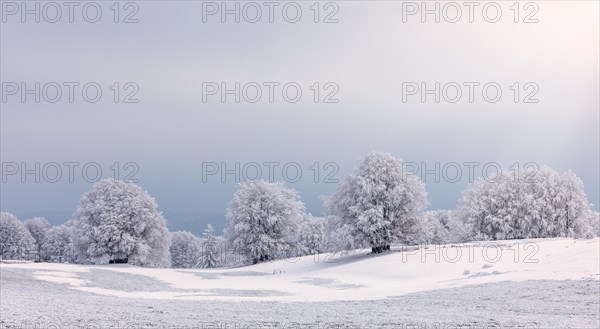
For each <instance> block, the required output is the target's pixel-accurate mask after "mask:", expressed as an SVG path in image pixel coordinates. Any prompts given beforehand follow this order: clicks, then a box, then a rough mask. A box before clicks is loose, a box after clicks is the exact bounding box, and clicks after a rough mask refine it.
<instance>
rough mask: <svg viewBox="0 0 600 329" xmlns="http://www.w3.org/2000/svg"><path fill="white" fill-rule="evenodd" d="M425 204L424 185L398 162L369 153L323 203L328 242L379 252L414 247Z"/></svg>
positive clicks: (385, 154) (339, 247) (387, 155)
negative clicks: (395, 245) (407, 245)
mask: <svg viewBox="0 0 600 329" xmlns="http://www.w3.org/2000/svg"><path fill="white" fill-rule="evenodd" d="M426 205H427V193H426V192H425V185H424V184H423V183H422V182H421V181H420V179H419V178H418V177H416V176H414V175H412V174H411V173H409V172H408V170H406V168H405V167H404V164H403V163H402V161H401V160H399V159H396V158H394V157H393V156H392V155H390V154H388V153H379V152H373V153H370V154H368V155H367V156H366V157H365V158H364V159H362V160H361V161H360V162H359V164H358V170H357V173H356V175H349V176H347V177H346V178H345V179H344V181H343V182H342V184H341V185H340V186H339V187H338V189H337V191H336V192H335V193H334V194H333V195H332V196H331V197H329V199H328V200H327V202H326V204H325V206H326V213H327V220H328V221H330V223H329V225H330V227H329V231H330V233H331V234H333V236H332V237H331V238H330V241H331V242H330V243H333V244H336V247H337V248H336V249H353V248H357V247H367V246H369V247H371V249H372V251H373V252H374V253H379V252H382V251H384V250H386V249H389V247H390V244H391V243H393V242H403V243H411V242H414V241H415V240H416V234H417V233H418V228H419V224H418V220H419V215H420V213H421V212H422V211H423V209H424V208H425V207H426Z"/></svg>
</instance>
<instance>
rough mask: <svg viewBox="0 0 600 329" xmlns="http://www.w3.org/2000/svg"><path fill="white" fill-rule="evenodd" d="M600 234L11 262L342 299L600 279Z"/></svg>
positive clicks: (149, 292)
mask: <svg viewBox="0 0 600 329" xmlns="http://www.w3.org/2000/svg"><path fill="white" fill-rule="evenodd" d="M599 259H600V240H599V239H598V238H596V239H592V240H573V239H536V240H512V241H498V242H478V243H469V244H460V245H447V246H429V247H420V248H413V247H405V248H402V247H397V248H395V249H393V250H392V252H388V253H384V254H380V255H370V254H368V251H367V250H362V251H355V252H353V253H351V254H347V255H342V254H321V255H316V256H307V257H301V258H296V259H285V260H277V261H274V262H267V263H261V264H257V265H253V266H246V267H241V268H235V269H211V270H201V269H193V270H181V269H148V268H140V267H133V266H127V265H106V266H83V265H69V264H50V263H27V264H3V265H2V269H3V270H4V269H12V268H19V269H26V270H28V271H29V272H30V273H31V275H32V276H33V277H34V278H35V279H38V280H41V281H48V282H53V283H64V284H67V285H68V287H69V288H70V289H75V290H80V291H85V292H91V293H94V294H100V295H105V296H114V297H125V298H144V299H187V300H233V301H237V300H253V301H335V300H365V299H368V300H372V299H385V298H390V297H392V296H400V295H404V294H408V293H414V292H419V291H427V290H436V289H445V288H456V287H463V286H467V285H478V284H484V283H491V282H500V281H525V280H599V278H600V263H599V262H600V260H599Z"/></svg>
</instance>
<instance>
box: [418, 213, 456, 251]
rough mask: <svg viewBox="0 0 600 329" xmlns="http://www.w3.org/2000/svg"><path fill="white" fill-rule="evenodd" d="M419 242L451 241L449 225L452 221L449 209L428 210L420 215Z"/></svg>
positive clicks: (444, 242)
mask: <svg viewBox="0 0 600 329" xmlns="http://www.w3.org/2000/svg"><path fill="white" fill-rule="evenodd" d="M422 217H423V219H422V221H421V232H420V233H421V235H420V239H419V240H420V242H421V243H425V244H447V243H450V242H451V239H450V236H451V233H450V226H451V222H452V221H454V219H453V218H452V211H451V210H430V211H425V212H424V213H423V215H422Z"/></svg>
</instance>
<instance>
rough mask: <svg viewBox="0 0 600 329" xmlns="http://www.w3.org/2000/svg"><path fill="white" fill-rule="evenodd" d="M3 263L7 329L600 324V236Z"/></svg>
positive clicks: (2, 293) (1, 296)
mask: <svg viewBox="0 0 600 329" xmlns="http://www.w3.org/2000/svg"><path fill="white" fill-rule="evenodd" d="M0 267H1V271H0V272H1V291H0V304H1V305H0V306H1V311H2V313H1V321H2V325H3V327H11V325H14V324H18V325H24V324H26V325H29V326H30V327H31V326H33V325H38V326H40V327H48V326H49V325H50V324H53V323H56V324H62V326H61V327H63V328H64V327H68V326H73V325H79V326H83V325H86V324H87V325H97V327H101V328H104V327H118V328H121V327H123V326H124V325H125V324H127V323H130V324H133V326H132V327H136V328H137V327H198V328H203V327H209V326H208V325H209V324H210V325H212V326H213V327H215V328H236V325H237V327H242V328H243V327H245V326H246V325H252V326H253V327H254V328H263V327H264V328H267V327H273V326H271V325H272V324H273V323H275V322H276V323H279V324H280V326H282V327H289V325H290V324H291V323H294V322H295V323H299V324H301V326H300V327H304V326H308V327H311V328H322V327H323V328H326V327H332V324H333V323H335V324H341V325H342V326H343V327H360V328H364V327H389V328H403V327H407V326H408V325H410V324H420V325H424V327H423V328H435V325H438V326H441V328H450V327H451V326H452V325H464V326H467V327H468V326H471V327H473V328H475V327H485V326H488V327H490V326H491V325H492V324H493V325H496V326H500V327H502V328H505V327H508V328H518V327H519V326H521V327H524V328H556V327H571V328H599V327H600V314H599V312H600V239H598V238H595V239H592V240H573V239H566V238H565V239H537V240H512V241H497V242H479V243H469V244H460V245H448V246H430V247H428V248H425V247H421V248H400V247H398V248H396V249H395V250H394V248H393V250H392V252H388V253H383V254H380V255H368V251H367V250H364V251H357V252H354V253H351V254H347V255H342V254H334V255H331V254H326V255H318V256H308V257H302V258H297V259H286V260H278V261H274V262H268V263H262V264H257V265H253V266H246V267H241V268H235V269H214V270H199V269H194V270H180V269H148V268H140V267H133V266H127V265H104V266H83V265H70V264H52V263H4V264H1V265H0ZM327 324H328V325H327ZM286 325H288V326H286ZM302 325H304V326H302ZM418 328H421V327H418Z"/></svg>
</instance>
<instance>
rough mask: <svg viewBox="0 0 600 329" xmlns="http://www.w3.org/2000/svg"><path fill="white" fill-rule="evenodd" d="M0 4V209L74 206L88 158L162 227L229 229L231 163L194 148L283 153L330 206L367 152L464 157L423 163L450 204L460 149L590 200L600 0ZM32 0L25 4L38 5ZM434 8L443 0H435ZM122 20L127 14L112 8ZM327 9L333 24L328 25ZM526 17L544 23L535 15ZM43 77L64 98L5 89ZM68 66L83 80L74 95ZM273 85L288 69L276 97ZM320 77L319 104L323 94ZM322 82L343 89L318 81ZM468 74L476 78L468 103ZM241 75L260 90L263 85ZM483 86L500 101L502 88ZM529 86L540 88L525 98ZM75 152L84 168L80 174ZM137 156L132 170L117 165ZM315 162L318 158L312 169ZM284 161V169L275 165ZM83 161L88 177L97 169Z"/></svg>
mask: <svg viewBox="0 0 600 329" xmlns="http://www.w3.org/2000/svg"><path fill="white" fill-rule="evenodd" d="M2 3H3V7H2V15H3V16H2V19H3V21H2V24H1V25H0V26H1V32H0V37H1V42H0V47H1V51H0V55H1V59H0V72H1V80H2V82H3V87H2V92H3V97H5V98H6V101H5V102H2V103H1V104H0V105H1V107H2V109H1V113H0V115H1V123H0V128H1V131H0V137H1V150H0V155H1V158H2V163H3V175H4V176H3V182H2V188H1V196H0V201H1V208H2V210H3V211H10V212H13V213H15V214H17V215H20V216H22V217H28V216H33V215H45V216H47V217H49V218H50V219H52V221H53V222H54V223H59V222H62V221H65V220H67V219H68V217H69V216H70V214H71V213H72V212H73V211H74V210H75V208H76V207H77V205H78V201H79V198H80V196H81V194H82V193H83V192H85V191H87V190H89V189H90V188H91V186H92V183H91V182H88V181H86V179H84V177H83V175H82V167H83V165H84V164H90V163H97V164H98V166H99V167H100V168H101V169H102V171H103V172H102V177H111V176H113V175H114V174H115V170H114V169H115V167H111V166H112V165H113V164H114V163H115V162H116V163H118V164H119V167H120V171H119V175H118V176H119V177H120V178H125V176H126V175H127V174H129V173H132V172H133V170H137V173H136V174H135V175H134V178H136V179H138V180H139V183H140V185H142V187H143V188H144V189H146V190H147V191H148V192H149V193H150V194H151V195H152V196H154V197H155V198H156V200H157V202H158V203H159V206H160V209H161V210H163V211H164V212H165V215H166V217H167V220H168V221H169V226H170V227H171V229H187V230H190V231H193V232H196V233H198V232H200V231H201V230H202V228H203V227H204V226H205V225H206V223H208V222H212V223H213V225H215V226H216V227H217V228H222V227H223V224H224V212H225V208H226V206H227V203H228V202H229V200H230V199H231V196H232V193H233V191H234V188H235V178H236V177H235V176H234V175H233V174H231V175H228V176H227V177H225V178H226V181H225V182H222V179H221V178H220V176H219V175H212V176H208V177H205V178H206V179H203V163H204V164H206V163H218V164H220V163H225V164H226V166H227V168H229V169H232V168H235V164H236V163H239V164H240V169H241V168H243V167H244V165H246V166H247V167H246V168H247V169H248V170H249V171H248V175H250V176H253V175H254V173H255V171H253V167H252V165H248V164H249V163H253V162H255V163H258V164H259V166H260V167H261V169H262V174H263V176H262V177H263V178H267V175H268V173H269V169H268V167H267V166H265V165H264V163H265V162H277V163H279V165H278V166H275V168H274V177H273V178H274V179H275V180H279V181H286V185H287V186H289V187H292V188H295V189H297V190H298V191H299V192H300V194H301V196H302V199H303V201H304V202H305V203H306V205H307V209H308V211H309V212H311V213H313V214H314V215H321V214H322V210H323V208H322V201H321V198H320V196H321V195H327V194H330V193H332V192H333V191H334V190H335V188H336V186H337V184H336V183H331V182H328V178H329V179H333V180H334V181H335V179H337V180H341V179H343V177H344V176H345V175H346V174H348V173H350V172H352V171H353V169H354V167H355V164H356V161H357V160H358V159H359V158H361V157H362V156H364V155H365V154H366V153H368V152H370V151H372V150H378V151H386V152H390V153H392V154H393V155H395V156H397V157H399V158H401V159H403V160H404V161H409V162H414V163H418V164H421V163H425V166H426V168H429V169H431V170H434V171H435V168H436V167H435V166H436V163H439V165H440V170H439V171H437V172H438V176H439V174H441V173H442V168H443V167H444V165H447V164H448V163H458V164H459V165H460V168H461V170H462V174H463V176H462V179H459V180H458V181H457V182H452V181H449V179H446V180H445V179H443V177H440V182H439V183H438V182H435V177H434V176H433V174H430V175H428V176H425V179H426V184H427V191H428V193H429V201H430V204H431V205H430V208H431V209H438V208H448V209H452V208H454V207H455V205H456V202H457V200H458V198H459V197H460V193H461V191H463V190H464V188H465V187H466V186H467V185H468V183H469V180H468V170H469V169H468V167H466V166H465V165H464V163H465V162H477V163H480V165H478V166H476V167H475V169H474V174H475V175H476V176H481V175H482V174H483V173H482V167H483V166H484V164H486V163H497V164H499V165H501V166H502V167H504V168H509V167H510V166H513V165H514V164H515V163H518V164H520V165H524V164H526V163H529V162H533V163H536V164H539V165H540V166H541V165H548V166H550V167H552V168H554V169H556V170H558V171H560V172H563V171H566V170H572V171H574V172H575V173H576V174H577V175H578V176H579V177H581V179H582V180H583V181H584V184H585V188H586V192H587V193H588V196H589V198H590V201H591V202H592V203H594V208H595V209H599V208H598V204H600V200H599V199H600V188H599V185H598V184H599V183H598V182H599V181H600V174H599V168H600V163H599V158H600V144H599V143H600V142H599V139H600V138H599V131H600V127H599V108H600V103H599V92H598V91H599V90H600V83H599V72H600V71H599V62H600V61H599V40H600V36H599V32H598V31H599V30H600V29H599V22H598V21H599V14H598V12H599V7H598V3H597V2H594V1H540V2H536V4H537V8H532V7H527V8H525V7H524V4H523V3H521V6H520V7H519V12H518V15H517V12H516V9H515V8H513V9H511V8H510V6H511V5H512V2H510V3H507V2H497V4H498V6H499V7H500V9H501V11H502V12H501V16H499V18H498V19H497V20H498V21H497V22H496V23H491V22H487V21H486V19H488V20H494V16H495V14H494V10H495V8H488V9H487V10H488V11H487V16H485V17H484V15H483V13H482V8H483V6H484V5H485V2H481V3H478V4H479V6H476V7H474V8H473V10H474V11H473V13H474V14H473V20H474V22H473V23H471V22H470V21H469V17H468V12H469V8H467V7H464V6H462V7H461V10H462V16H461V18H460V19H459V21H458V22H457V23H450V22H448V21H447V20H452V19H453V17H455V16H456V11H455V9H456V8H451V7H447V8H446V9H444V5H445V4H447V3H446V2H442V3H440V15H441V16H440V23H436V22H435V17H434V16H433V15H429V16H425V19H426V21H425V22H421V16H420V12H417V13H416V14H415V15H407V16H406V17H403V14H407V11H408V10H412V9H414V8H409V7H406V5H405V7H404V8H403V5H402V3H401V2H391V1H374V2H370V1H352V2H337V6H329V7H327V8H326V7H325V3H320V6H319V17H318V21H319V23H315V22H314V20H315V12H316V7H311V6H313V2H312V1H310V2H295V4H297V5H298V6H299V7H300V8H301V10H302V16H301V17H300V18H299V20H298V22H297V23H289V22H286V21H285V19H288V20H290V19H293V18H294V16H295V14H294V10H295V8H296V6H295V5H294V6H291V5H288V6H287V7H286V8H287V10H288V16H285V17H284V16H283V14H282V8H283V7H284V6H285V5H286V3H287V2H279V3H277V4H278V6H275V7H274V16H273V19H274V22H273V23H270V22H269V17H268V7H266V6H265V5H264V3H262V2H259V3H258V4H259V6H260V7H261V8H262V11H263V12H262V17H261V19H260V20H259V21H258V22H257V23H249V22H247V21H245V19H252V18H253V17H254V16H255V12H254V11H253V10H255V8H251V7H248V8H245V9H244V6H245V5H247V3H244V2H241V3H240V10H241V11H240V14H242V16H241V17H240V20H241V22H240V23H236V22H234V17H233V15H228V16H226V17H225V18H226V21H225V22H224V23H223V22H221V17H220V15H218V14H217V15H209V16H207V17H206V20H207V22H206V23H204V22H203V18H204V17H203V4H202V2H193V1H171V2H170V1H144V2H134V4H135V5H136V6H137V7H127V8H125V7H124V4H121V7H120V9H119V13H118V16H115V14H116V11H115V9H114V8H111V5H112V4H113V2H112V1H110V2H102V1H100V2H97V3H98V4H99V5H100V7H101V9H102V16H101V17H100V18H99V20H98V22H97V23H88V22H86V21H85V18H87V19H88V20H89V19H90V17H91V18H92V19H93V16H94V8H91V9H90V8H88V16H86V17H83V16H82V7H83V6H84V5H85V4H86V3H85V2H82V3H80V5H79V6H77V7H75V8H74V12H73V13H74V15H73V19H74V22H73V23H70V22H69V17H68V9H67V7H62V16H61V18H60V19H59V20H58V22H57V23H49V22H47V21H46V20H52V19H53V17H55V14H54V13H55V12H54V11H53V10H55V8H50V7H48V8H46V9H44V5H45V4H46V3H43V2H41V3H40V6H41V7H40V15H41V16H40V23H35V21H34V19H35V17H34V16H33V15H31V14H29V15H25V22H24V23H23V22H22V17H21V15H20V14H21V13H20V11H21V9H22V8H18V7H17V10H18V12H16V13H14V14H13V12H14V10H15V8H14V7H11V6H10V5H8V7H7V5H6V3H12V2H6V1H3V2H2ZM15 3H17V4H20V3H21V2H20V1H19V2H15ZM59 3H60V4H62V3H61V2H59ZM220 3H221V2H220V1H219V2H217V5H220ZM420 3H421V2H420V1H419V2H418V4H420ZM28 4H29V5H30V8H34V4H35V2H28ZM227 4H228V6H229V8H233V7H234V6H235V2H228V3H227ZM429 4H430V7H429V8H434V5H435V3H434V2H429ZM207 9H211V8H209V7H207V4H206V3H205V4H204V10H205V11H204V13H206V10H207ZM421 9H422V8H418V10H421ZM219 10H220V8H219ZM244 10H246V11H244ZM134 11H136V12H135V14H133V15H132V16H130V17H129V18H130V19H132V18H133V19H137V20H138V22H137V23H123V20H124V19H125V18H126V17H127V15H129V14H132V13H133V12H134ZM244 14H246V16H244ZM115 17H116V19H117V20H118V21H119V23H114V20H115ZM326 18H327V19H329V20H335V19H337V20H338V22H337V23H324V22H323V20H325V19H326ZM534 19H537V20H538V22H537V23H535V22H530V23H525V22H524V21H525V20H528V21H532V20H534ZM403 20H405V21H406V22H403ZM515 20H518V21H519V22H518V23H515ZM36 82H39V83H40V86H41V87H40V88H42V87H43V86H47V89H46V92H47V95H46V96H47V97H48V98H52V97H54V89H52V86H51V85H48V84H49V83H51V82H56V83H57V84H59V85H62V87H61V91H62V92H63V95H62V97H61V99H60V100H59V101H58V102H57V103H49V102H47V101H45V99H44V97H43V96H44V95H43V94H41V93H42V91H40V94H41V98H42V99H41V100H40V103H35V102H34V95H25V96H26V97H27V98H26V100H25V102H22V101H21V94H22V90H19V91H17V92H16V94H14V95H13V92H12V91H11V90H9V89H7V88H10V87H9V86H8V84H11V85H14V84H13V83H16V84H17V85H18V86H19V88H21V87H22V86H23V85H21V83H25V86H26V87H27V88H30V89H31V88H33V87H34V84H35V83H36ZM64 82H77V83H79V84H80V85H79V86H78V87H75V94H74V100H73V103H70V102H69V101H68V96H67V92H68V88H67V87H65V86H64V85H63V83H64ZM89 82H96V83H98V85H99V86H100V87H101V88H102V97H101V98H100V100H99V101H98V102H97V103H89V102H87V101H85V100H84V99H83V97H82V96H81V89H82V86H83V85H85V84H86V83H89ZM115 82H119V88H118V89H119V90H120V93H119V98H118V100H119V103H116V104H115V103H114V101H113V96H114V92H113V89H114V87H113V88H112V89H111V86H113V85H114V83H115ZM128 82H134V83H135V85H137V86H139V91H137V93H136V94H135V96H133V98H135V99H138V100H139V102H138V103H135V104H132V103H123V98H124V97H125V96H126V95H128V94H129V93H130V92H132V91H134V88H133V87H132V86H130V87H129V88H125V84H126V83H128ZM203 82H217V83H219V84H220V83H221V82H225V83H226V84H227V86H228V88H233V87H234V84H235V82H239V83H240V85H241V86H244V85H247V84H248V83H252V82H256V83H258V84H259V85H261V86H262V87H261V90H262V93H263V95H262V98H261V100H260V101H258V102H257V103H249V102H247V101H245V100H244V99H243V98H242V99H241V100H240V102H239V103H236V102H234V101H233V96H232V95H229V96H227V97H228V98H227V101H226V102H225V103H222V102H221V101H220V98H219V95H220V94H217V95H213V96H207V97H208V98H207V102H203V101H202V87H203ZM265 82H276V83H279V84H280V85H279V86H278V87H276V89H275V96H274V100H273V102H272V103H271V102H269V100H268V96H267V94H266V93H267V91H268V89H267V87H265V86H264V83H265ZM290 82H295V83H297V84H298V85H299V86H300V88H301V89H302V97H301V98H300V101H298V102H297V103H290V102H288V101H286V100H285V99H283V97H282V96H281V88H282V86H283V85H285V84H287V83H290ZM315 82H318V83H319V89H320V93H319V102H318V103H315V102H314V100H313V97H314V92H313V89H314V83H315ZM328 82H332V83H334V84H335V85H333V84H332V85H329V87H328V88H325V86H326V85H325V84H326V83H328ZM407 82H409V83H411V82H412V83H417V85H419V86H421V85H420V84H421V83H422V82H424V83H426V87H427V88H430V89H432V88H434V86H435V82H440V88H442V87H443V86H445V85H446V86H447V87H448V89H447V90H446V89H445V90H446V91H447V92H448V94H447V95H446V96H447V97H448V98H452V97H454V95H455V94H454V92H455V89H452V86H455V84H454V83H456V84H458V85H459V86H462V87H461V91H462V93H463V95H462V98H461V99H460V100H459V101H458V102H456V103H451V102H448V101H446V100H445V99H444V98H443V97H442V99H441V100H440V102H439V103H436V102H435V101H434V96H433V95H428V96H426V97H428V98H426V101H425V102H424V103H423V102H422V101H421V100H420V94H419V93H417V94H416V95H412V96H406V97H407V99H406V102H403V83H407ZM465 82H467V83H468V82H474V83H479V86H478V87H476V89H475V93H474V99H473V102H469V100H468V95H467V92H468V88H467V87H466V86H465V85H464V83H465ZM7 83H8V84H7ZM449 83H450V84H449ZM488 83H497V85H498V86H500V87H501V89H502V96H501V97H500V100H499V101H498V102H496V103H491V102H488V101H486V100H485V99H483V97H482V95H481V90H482V86H483V85H485V84H488ZM515 83H518V87H517V86H516V85H515ZM527 83H530V84H529V85H526V84H527ZM405 85H406V84H405ZM311 86H313V88H312V89H311ZM335 86H337V87H339V90H338V91H337V93H335V96H332V97H333V99H337V100H338V102H337V103H323V99H324V97H325V96H327V95H329V94H330V93H331V92H333V91H334V90H335ZM515 89H516V90H519V95H518V96H517V99H518V102H517V103H515V102H514V97H515V92H514V90H515ZM247 90H248V93H249V94H248V95H249V96H248V97H249V98H251V97H253V96H254V89H252V85H248V89H247ZM291 94H292V95H291V96H290V97H294V95H293V92H292V93H291ZM488 95H492V96H490V97H495V96H494V93H493V92H492V93H489V94H488ZM442 96H443V95H442ZM527 96H531V97H530V99H531V100H533V99H537V100H538V102H537V103H524V102H523V101H524V100H525V99H526V98H527ZM90 97H92V96H90ZM51 162H56V163H58V164H61V167H62V174H63V176H62V178H61V179H58V181H57V182H56V183H50V182H48V180H52V178H53V177H54V175H53V171H52V168H51V166H49V165H48V163H51ZM65 162H77V163H79V164H80V165H79V166H78V167H76V168H75V170H74V173H73V180H74V181H73V182H69V180H68V177H67V176H68V168H67V167H65V166H64V165H62V164H63V163H65ZM129 162H133V163H135V164H136V166H137V167H134V166H130V167H127V168H124V165H125V164H126V163H129ZM10 163H17V164H21V163H25V164H26V166H27V168H29V169H31V168H35V164H36V163H39V164H40V170H39V171H40V174H41V175H42V177H40V180H41V181H40V183H36V182H35V181H34V179H35V177H34V175H33V174H30V175H27V176H26V177H25V183H23V182H22V179H21V176H20V172H19V173H16V174H14V175H8V171H10V170H13V169H14V168H12V167H10ZM315 163H317V164H318V167H319V168H320V169H319V176H318V177H316V178H315V172H316V167H315ZM328 163H332V164H329V165H328V166H327V164H328ZM286 164H287V165H288V166H287V167H286V168H287V169H289V170H288V174H289V176H288V177H287V179H286V177H284V176H283V174H282V169H283V167H284V165H286ZM44 166H46V168H47V169H48V172H46V173H45V174H46V176H44V173H43V169H42V168H44ZM296 167H300V168H301V169H302V177H301V178H300V180H299V181H298V182H297V183H293V182H291V181H292V180H294V179H293V178H294V177H293V176H294V170H295V168H296ZM21 169H22V168H19V171H20V170H21ZM205 169H206V168H205ZM492 171H493V170H492ZM492 171H490V172H492ZM334 172H335V174H332V173H334ZM88 173H91V175H90V176H94V175H93V173H94V170H93V168H92V169H90V170H89V172H88ZM241 174H243V173H241ZM328 174H332V175H331V176H330V177H326V176H327V175H328ZM48 176H52V177H48ZM48 178H50V179H48ZM88 178H90V177H88ZM92 178H93V177H92ZM237 178H239V179H243V177H242V176H240V177H237ZM315 179H316V180H317V182H315ZM88 180H89V179H88ZM450 180H452V179H450Z"/></svg>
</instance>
